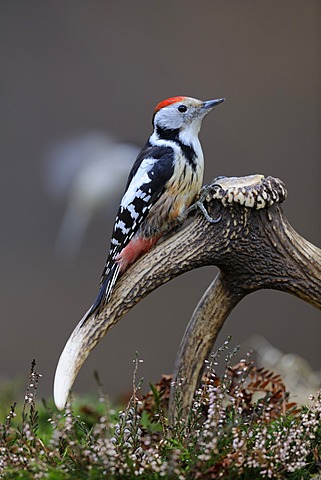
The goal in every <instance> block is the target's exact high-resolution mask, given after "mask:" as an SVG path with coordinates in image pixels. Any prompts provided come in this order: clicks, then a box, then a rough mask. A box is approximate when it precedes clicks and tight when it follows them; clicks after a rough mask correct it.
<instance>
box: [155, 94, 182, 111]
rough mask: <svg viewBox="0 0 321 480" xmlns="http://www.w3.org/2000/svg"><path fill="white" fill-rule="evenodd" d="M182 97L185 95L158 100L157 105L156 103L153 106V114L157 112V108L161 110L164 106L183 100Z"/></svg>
mask: <svg viewBox="0 0 321 480" xmlns="http://www.w3.org/2000/svg"><path fill="white" fill-rule="evenodd" d="M184 98H186V97H183V96H181V97H171V98H167V99H166V100H163V101H162V102H159V104H158V105H156V107H155V110H154V115H155V113H157V112H159V110H161V109H162V108H164V107H168V106H169V105H172V104H173V103H177V102H181V101H182V100H184Z"/></svg>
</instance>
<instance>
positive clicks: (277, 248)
mask: <svg viewBox="0 0 321 480" xmlns="http://www.w3.org/2000/svg"><path fill="white" fill-rule="evenodd" d="M285 198H286V190H285V188H284V185H283V183H282V182H281V181H280V180H278V179H275V178H272V177H266V178H265V177H263V175H251V176H248V177H240V178H227V177H220V178H217V179H215V180H214V183H213V184H212V185H211V186H209V187H204V188H203V189H202V192H201V197H200V200H199V201H198V203H197V204H196V206H199V207H200V208H201V210H202V211H203V213H205V215H201V214H198V215H197V216H196V217H195V219H194V220H193V222H192V223H191V224H189V225H188V226H186V227H185V228H183V229H182V230H180V231H179V232H178V233H176V234H175V235H173V236H171V237H170V238H168V239H166V240H165V241H164V242H162V243H161V244H159V245H157V246H156V247H155V248H154V249H153V250H152V251H151V252H149V253H148V254H146V255H145V256H144V257H142V258H141V259H140V260H139V261H138V262H136V263H135V264H134V265H133V266H132V267H131V268H130V269H129V270H128V271H127V272H126V273H125V274H124V275H123V276H122V277H121V279H120V280H119V282H118V283H117V286H116V288H115V290H114V292H113V296H112V298H111V299H110V301H109V302H108V304H107V305H106V307H105V308H104V310H103V311H102V312H101V313H100V314H99V316H97V317H96V318H94V317H89V319H87V321H86V322H85V323H83V322H82V321H80V322H79V324H78V325H77V326H76V328H75V330H74V331H73V333H72V335H71V336H70V338H69V340H68V342H67V344H66V346H65V348H64V350H63V352H62V354H61V357H60V360H59V363H58V367H57V371H56V378H55V401H56V405H57V407H58V408H63V407H64V405H65V402H66V400H67V397H68V393H69V390H70V388H71V387H72V385H73V382H74V380H75V378H76V376H77V374H78V371H79V369H80V368H81V366H82V364H83V363H84V361H85V360H86V358H87V356H88V354H89V352H90V351H91V350H92V349H93V348H94V347H95V345H96V344H97V343H98V342H99V340H100V339H101V338H102V337H103V336H104V335H105V334H106V333H107V331H108V330H109V329H110V328H111V327H112V326H113V325H115V324H116V323H117V322H118V321H119V320H120V319H121V318H122V317H123V315H125V313H127V312H128V311H129V310H130V309H131V308H132V307H133V306H134V305H136V303H138V302H139V301H140V300H142V299H143V298H144V297H146V296H147V295H148V294H149V293H150V292H152V291H153V290H155V289H156V288H158V287H159V286H161V285H163V284H164V283H166V282H168V281H169V280H171V279H173V278H175V277H177V276H179V275H181V274H182V273H185V272H187V271H189V270H192V269H194V268H198V267H202V266H206V265H217V266H218V267H219V268H220V270H221V272H220V274H219V275H218V277H217V278H216V279H215V280H214V282H213V283H212V284H211V285H210V287H209V288H208V290H207V291H206V292H205V294H204V295H203V298H202V299H201V301H200V303H199V305H198V306H197V308H196V310H195V312H194V314H193V316H192V319H191V321H190V323H189V325H188V327H187V330H186V332H185V335H184V338H183V340H182V343H181V346H180V349H179V352H178V356H177V360H176V365H175V372H174V380H177V379H178V377H182V378H184V383H183V385H182V394H183V399H182V400H183V409H184V411H185V412H186V411H187V409H188V407H189V405H190V404H191V400H192V397H193V394H194V391H195V388H196V386H197V382H198V380H199V378H200V376H201V373H202V369H203V366H204V360H205V359H206V358H207V356H208V355H209V353H210V351H211V350H212V348H213V345H214V342H215V339H216V337H217V334H218V332H219V331H220V329H221V327H222V325H223V323H224V321H225V319H226V318H227V316H228V315H229V313H230V312H231V310H232V309H233V308H234V307H235V306H236V304H237V303H238V302H239V301H240V300H241V299H242V298H243V297H244V296H245V295H247V294H249V293H251V292H254V291H256V290H259V289H263V288H273V289H277V290H282V291H285V292H288V293H291V294H293V295H296V296H298V297H300V298H302V299H303V300H305V301H307V302H309V303H311V304H312V305H314V306H315V307H317V308H320V309H321V250H320V249H318V248H317V247H315V246H314V245H312V244H310V243H309V242H308V241H307V240H305V239H303V238H302V237H301V236H300V235H299V234H298V233H297V232H295V230H293V228H292V227H291V226H290V225H289V223H288V222H287V220H286V218H285V216H284V214H283V212H282V208H281V206H280V204H281V203H282V201H284V200H285ZM219 217H221V220H220V221H219V222H218V223H217V222H215V223H214V222H213V223H212V222H211V218H213V219H217V218H219ZM171 411H173V401H172V402H171Z"/></svg>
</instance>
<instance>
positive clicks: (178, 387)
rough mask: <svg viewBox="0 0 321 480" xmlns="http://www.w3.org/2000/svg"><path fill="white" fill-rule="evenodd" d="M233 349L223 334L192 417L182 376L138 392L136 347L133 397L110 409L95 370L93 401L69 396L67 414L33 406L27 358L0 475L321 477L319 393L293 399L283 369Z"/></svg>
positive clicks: (0, 452)
mask: <svg viewBox="0 0 321 480" xmlns="http://www.w3.org/2000/svg"><path fill="white" fill-rule="evenodd" d="M237 353H238V352H237V349H232V350H231V349H230V346H229V341H227V342H225V343H224V345H223V346H222V347H221V348H220V349H219V350H218V351H217V352H216V353H214V354H213V355H212V356H211V357H210V359H209V361H208V362H207V363H206V368H205V374H204V377H203V379H202V383H201V386H200V388H199V389H198V390H197V392H196V393H195V397H194V401H193V405H192V407H191V409H190V411H189V412H188V415H185V413H184V412H183V408H182V401H181V398H182V385H183V382H184V379H180V380H179V381H178V382H177V383H176V384H175V385H173V384H172V379H171V377H170V376H163V378H162V379H161V381H160V382H159V383H158V384H156V385H151V390H150V392H148V393H147V394H146V395H141V393H140V388H141V384H142V381H141V380H140V381H137V375H138V368H139V363H140V360H139V358H138V356H137V355H136V356H135V359H134V373H133V391H132V396H131V398H130V399H129V402H128V404H127V405H126V406H125V407H124V408H122V409H121V410H120V411H119V410H118V409H112V408H111V406H110V404H109V401H108V398H107V397H106V395H105V394H104V391H103V387H102V384H101V382H100V380H99V378H98V375H97V374H96V375H95V376H96V380H97V385H98V395H99V399H98V401H95V402H94V403H93V402H91V403H88V402H86V403H83V402H82V403H81V402H79V400H72V401H71V402H69V403H68V404H67V405H66V408H65V410H64V412H63V413H60V412H57V411H56V410H55V409H54V408H50V406H48V405H47V403H46V402H43V404H42V405H41V404H40V405H37V403H38V401H37V398H36V396H37V388H38V382H39V380H40V378H41V375H40V374H39V373H37V371H36V366H35V363H34V362H33V363H32V365H31V371H30V377H29V382H28V386H27V390H26V394H25V398H24V402H23V406H22V411H21V413H18V410H17V405H16V404H13V405H12V406H11V408H10V409H9V413H8V415H7V418H6V419H5V420H4V423H3V424H2V425H1V426H0V478H2V479H5V480H7V479H41V478H48V479H51V480H60V479H67V480H68V479H77V480H81V479H93V480H94V479H115V480H116V479H125V480H126V479H134V478H141V479H143V480H145V479H146V480H149V479H150V480H158V479H162V478H168V479H171V480H183V479H187V480H188V479H198V478H200V479H203V478H204V479H216V478H224V479H230V480H234V479H258V478H272V479H293V480H299V479H303V480H305V479H315V480H316V479H317V478H320V474H321V470H320V466H321V463H320V457H319V455H320V451H321V424H320V421H321V420H320V419H321V392H318V393H316V394H315V395H313V396H311V397H310V399H309V405H308V406H304V407H298V405H296V404H295V403H294V402H290V399H289V395H288V393H287V392H286V389H285V386H284V383H283V381H282V379H281V378H280V376H279V375H275V374H274V373H273V372H269V371H267V370H264V369H262V368H261V369H258V368H257V367H255V365H254V363H253V361H252V360H251V357H250V355H247V356H246V357H245V358H243V359H241V360H238V361H236V355H237ZM218 363H220V364H223V365H224V368H223V373H222V374H220V375H218V373H217V365H218ZM171 387H174V389H175V402H176V410H175V419H174V422H173V423H172V424H171V425H170V424H169V422H168V414H167V411H168V401H169V393H170V388H171Z"/></svg>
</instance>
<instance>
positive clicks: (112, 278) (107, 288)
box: [82, 262, 120, 324]
mask: <svg viewBox="0 0 321 480" xmlns="http://www.w3.org/2000/svg"><path fill="white" fill-rule="evenodd" d="M119 271H120V266H119V265H118V264H117V263H116V262H115V263H114V264H113V265H112V266H111V268H110V270H109V271H108V273H107V274H105V276H104V280H103V281H102V283H101V285H100V288H99V293H98V295H97V298H96V300H95V301H94V303H93V305H92V306H91V308H90V309H89V310H88V312H87V314H86V315H85V317H84V319H83V322H82V324H84V323H85V322H86V320H87V319H88V318H89V317H91V316H92V315H98V314H99V312H100V310H101V309H102V307H103V306H104V305H106V303H107V302H108V300H109V298H110V295H111V293H112V291H113V288H114V286H115V283H116V281H117V279H118V277H119Z"/></svg>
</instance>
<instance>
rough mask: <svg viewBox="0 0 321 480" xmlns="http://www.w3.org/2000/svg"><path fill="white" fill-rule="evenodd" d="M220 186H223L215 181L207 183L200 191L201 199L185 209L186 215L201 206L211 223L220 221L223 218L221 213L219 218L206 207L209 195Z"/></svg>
mask: <svg viewBox="0 0 321 480" xmlns="http://www.w3.org/2000/svg"><path fill="white" fill-rule="evenodd" d="M218 188H222V187H221V186H220V185H219V184H217V183H214V184H212V185H205V186H204V187H203V188H202V189H201V191H200V196H199V199H198V200H197V201H196V202H195V203H193V205H191V206H190V207H189V208H188V209H187V210H186V211H185V213H186V215H188V214H189V213H190V212H192V211H193V210H196V209H197V208H199V209H200V211H201V212H202V214H203V215H204V217H205V218H206V220H207V221H208V222H210V223H218V222H220V220H221V219H222V216H221V215H220V216H219V217H218V218H213V217H211V216H210V215H209V213H208V211H207V210H206V208H205V207H204V202H207V201H209V200H208V196H209V195H210V194H211V193H213V192H215V191H216V190H217V189H218Z"/></svg>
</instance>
